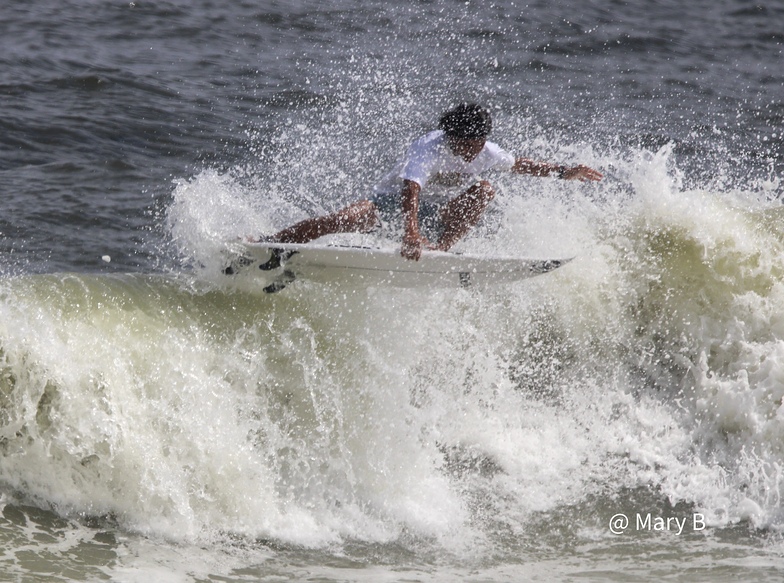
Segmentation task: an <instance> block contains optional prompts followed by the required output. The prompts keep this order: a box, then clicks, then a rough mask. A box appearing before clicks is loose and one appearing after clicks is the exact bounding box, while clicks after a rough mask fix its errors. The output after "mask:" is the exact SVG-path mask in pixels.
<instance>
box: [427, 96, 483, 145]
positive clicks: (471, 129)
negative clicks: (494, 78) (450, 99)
mask: <svg viewBox="0 0 784 583" xmlns="http://www.w3.org/2000/svg"><path fill="white" fill-rule="evenodd" d="M438 127H439V129H442V130H444V133H446V135H447V136H449V137H450V138H458V139H466V140H477V139H481V138H486V137H487V136H488V135H489V134H490V131H491V130H492V129H493V120H492V119H491V118H490V112H489V111H487V110H486V109H485V108H484V107H482V106H481V105H479V104H477V103H461V104H460V105H458V106H456V107H454V108H452V109H450V110H449V111H447V112H445V113H444V114H443V115H442V116H441V118H440V119H439V120H438Z"/></svg>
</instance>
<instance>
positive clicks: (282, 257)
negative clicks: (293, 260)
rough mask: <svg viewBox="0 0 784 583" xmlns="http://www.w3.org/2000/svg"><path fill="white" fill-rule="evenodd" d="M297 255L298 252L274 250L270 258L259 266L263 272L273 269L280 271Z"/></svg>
mask: <svg viewBox="0 0 784 583" xmlns="http://www.w3.org/2000/svg"><path fill="white" fill-rule="evenodd" d="M295 253H296V251H292V250H290V249H288V250H287V249H272V250H271V255H270V258H269V259H268V260H267V261H265V262H264V263H262V264H261V265H259V269H261V270H262V271H272V270H273V269H278V268H279V267H280V266H281V265H283V264H284V263H285V262H286V261H287V260H288V259H289V258H290V257H291V256H292V255H294V254H295Z"/></svg>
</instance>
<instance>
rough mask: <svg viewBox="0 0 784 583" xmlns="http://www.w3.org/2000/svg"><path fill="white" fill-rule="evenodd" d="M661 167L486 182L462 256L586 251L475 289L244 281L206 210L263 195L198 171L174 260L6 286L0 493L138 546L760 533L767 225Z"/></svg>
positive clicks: (775, 396)
mask: <svg viewBox="0 0 784 583" xmlns="http://www.w3.org/2000/svg"><path fill="white" fill-rule="evenodd" d="M584 155H586V156H589V155H590V152H584ZM670 156H671V155H670V152H669V151H668V150H667V149H666V148H665V149H663V150H661V151H660V152H659V153H657V154H645V153H638V154H636V155H635V156H632V157H629V158H627V159H625V160H623V163H624V168H625V170H624V172H625V178H624V181H619V182H618V184H619V185H621V186H619V187H618V188H619V189H620V190H622V191H623V192H621V191H620V190H619V192H616V193H611V194H613V196H606V194H607V193H606V192H605V195H604V196H601V197H597V196H596V193H595V190H592V189H591V187H588V186H586V187H582V186H575V187H571V185H570V186H569V187H570V188H573V190H572V192H570V193H569V195H568V196H566V195H562V194H561V193H560V191H561V189H563V188H564V185H563V183H560V182H557V181H535V182H533V183H532V182H526V183H524V186H520V184H519V182H514V179H510V180H511V181H510V182H508V183H504V185H505V188H507V189H508V191H509V192H508V196H506V197H505V198H504V199H503V200H501V201H500V202H499V204H501V206H502V207H503V209H504V212H503V216H502V217H500V218H499V220H498V221H497V224H496V225H495V226H494V229H495V231H494V235H493V237H492V239H493V242H492V243H490V242H488V240H487V237H478V236H477V237H474V238H471V239H468V240H467V241H465V242H464V243H463V244H462V245H463V248H465V249H470V250H472V251H482V250H484V251H486V252H487V251H489V246H490V245H493V247H494V248H495V249H496V251H498V250H502V251H505V252H511V251H512V250H513V249H516V248H520V247H523V248H529V249H539V250H541V252H542V253H544V250H551V252H553V253H554V254H557V255H561V254H563V253H568V252H571V253H572V254H577V259H575V261H573V262H572V263H571V264H569V265H568V266H566V267H564V268H563V269H561V270H559V271H558V272H555V273H552V274H548V275H545V276H541V277H538V278H535V279H532V280H528V281H526V282H524V283H521V284H515V285H506V286H498V287H497V288H490V289H485V290H424V291H423V290H395V289H383V288H370V289H355V288H346V287H344V286H341V285H340V284H338V283H336V284H309V283H308V282H304V281H298V282H295V284H293V285H291V286H289V287H288V288H287V289H286V290H284V291H283V292H281V293H279V294H275V295H265V294H262V293H258V292H257V291H255V290H254V289H253V286H246V289H243V288H240V287H237V286H234V285H232V284H231V282H227V281H226V279H227V278H225V277H224V276H222V275H219V270H217V269H213V267H212V266H213V265H218V264H219V262H220V261H221V257H222V256H221V253H220V244H219V243H220V242H221V241H225V238H224V233H221V232H220V229H219V228H218V227H216V224H218V223H219V221H217V220H216V219H215V213H214V212H211V211H209V208H210V205H213V211H214V210H215V209H217V208H218V207H217V206H215V205H218V204H219V206H220V208H224V209H225V208H228V209H232V208H241V207H243V206H247V207H248V208H250V209H252V207H253V204H252V202H249V201H252V197H253V196H254V194H255V191H254V190H253V188H248V187H246V186H243V185H242V184H241V183H240V182H238V181H236V180H234V179H232V178H230V177H227V176H225V175H219V174H216V173H213V172H204V173H201V174H200V175H198V176H196V177H194V179H192V180H191V181H188V182H183V183H182V184H180V185H179V186H178V187H177V189H176V190H175V202H174V204H173V205H172V208H171V214H170V224H171V229H172V232H173V238H174V239H175V240H176V241H177V243H178V244H179V245H180V247H181V250H182V252H183V254H184V255H188V256H190V257H191V259H192V260H193V262H194V264H195V265H197V266H200V267H196V268H195V269H194V271H193V272H191V274H190V275H184V274H182V273H180V274H179V275H160V276H153V275H117V276H109V275H77V274H63V275H56V274H53V275H29V276H20V277H16V278H9V279H6V280H3V282H2V295H1V296H0V297H1V299H2V301H1V302H0V309H1V310H2V313H1V314H0V322H2V328H0V343H1V345H2V374H0V382H1V383H2V384H1V385H0V387H1V389H2V390H1V391H0V397H1V398H2V401H0V405H1V409H0V410H1V411H2V425H0V427H1V428H2V429H1V430H2V433H0V451H1V452H2V456H3V464H2V465H1V466H0V481H2V483H3V484H4V485H5V487H6V488H7V489H8V491H10V492H17V493H18V494H19V495H20V497H21V498H22V499H24V500H27V501H28V502H29V501H34V502H35V503H37V504H40V505H44V506H46V507H50V508H54V509H56V511H57V512H58V513H59V514H62V515H65V516H103V517H105V519H110V520H112V521H116V523H118V524H119V525H121V526H122V528H123V529H127V530H130V531H134V532H139V533H143V534H145V535H149V536H158V537H160V536H162V537H164V538H167V539H171V540H176V541H181V542H196V541H206V540H211V541H214V540H221V539H223V538H225V537H227V536H228V537H230V539H232V540H233V538H232V537H241V538H243V539H248V540H256V541H278V544H291V545H296V546H304V547H306V548H314V549H318V548H324V547H330V545H347V544H359V545H382V548H385V549H387V551H386V552H392V551H390V550H389V549H391V548H395V549H398V548H403V549H408V551H406V552H412V553H414V555H415V556H419V557H420V560H426V557H427V556H429V555H430V554H431V553H434V552H435V553H436V554H437V555H438V556H442V557H450V556H451V557H463V558H464V559H465V558H466V557H475V558H477V559H478V557H486V556H493V557H496V560H500V561H501V562H502V563H503V561H509V560H512V559H513V557H514V556H519V555H520V553H523V554H524V555H530V554H531V553H532V552H535V551H532V550H531V549H532V545H535V544H540V542H541V541H540V539H541V537H542V536H544V534H543V533H548V532H551V529H552V525H553V524H557V525H560V527H562V528H564V529H566V530H568V531H570V532H572V534H573V535H574V536H578V535H580V536H585V533H586V532H594V533H605V534H606V522H607V520H609V518H610V516H611V515H612V514H614V513H616V512H631V511H632V510H635V509H636V510H638V511H646V512H654V514H655V513H656V512H659V513H662V512H667V511H670V512H675V510H673V509H679V510H677V512H680V513H681V514H684V513H686V512H687V510H688V512H689V513H699V514H700V516H702V517H704V521H705V524H706V525H707V526H708V527H710V528H718V529H722V528H730V527H732V526H733V525H735V524H738V523H739V522H740V521H747V522H748V523H749V524H751V525H753V526H754V527H755V528H761V529H772V530H773V531H777V530H779V529H780V528H781V525H782V515H781V511H780V497H781V494H782V484H781V478H780V468H781V464H782V450H781V443H782V423H781V421H782V415H784V408H782V396H784V389H783V388H782V387H784V384H783V383H782V382H781V378H782V374H784V368H783V367H784V360H782V355H783V354H784V343H782V341H781V340H780V337H782V333H781V332H782V329H781V327H782V325H783V324H782V319H781V316H780V315H781V313H782V306H783V305H782V302H784V295H783V292H784V290H782V283H781V274H782V272H783V271H784V265H782V257H784V253H782V251H783V250H782V244H783V243H784V242H783V241H782V235H781V232H782V229H781V226H782V221H784V214H783V213H782V211H781V209H780V208H779V207H778V206H771V205H770V204H769V203H766V202H765V201H763V200H756V201H754V200H752V198H753V197H751V196H750V195H749V194H748V193H742V192H735V193H726V192H723V193H717V192H711V191H705V190H697V189H687V188H684V187H683V186H682V185H681V184H679V182H678V180H677V178H674V177H673V176H675V175H676V174H677V173H674V172H673V171H672V168H671V158H670ZM596 161H597V162H601V160H596ZM615 162H616V164H618V163H620V162H621V161H620V160H618V159H616V160H615ZM504 180H506V179H504ZM517 180H519V179H517ZM522 188H525V191H526V192H525V194H526V196H517V194H520V192H516V189H517V191H521V189H522ZM216 201H217V202H216ZM229 212H230V211H229ZM245 214H248V213H245ZM250 214H251V215H252V213H250ZM225 216H226V215H225V214H224V215H222V218H223V219H225ZM248 220H249V221H251V222H252V221H253V217H252V216H250V218H249V219H248ZM229 223H230V224H233V223H231V221H229ZM220 224H224V223H220ZM564 233H568V236H567V237H565V236H564ZM362 237H366V236H362ZM353 240H356V239H353ZM191 243H192V244H191ZM534 254H536V253H534ZM248 287H249V288H250V289H247V288H248ZM650 509H653V510H650ZM684 509H687V510H684ZM581 533H582V534H581ZM548 536H553V535H552V534H550V535H548ZM600 538H601V537H600ZM536 541H539V542H536ZM558 544H565V543H564V541H563V540H561V542H560V543H557V544H556V546H558ZM596 544H603V543H596ZM363 548H365V547H363ZM395 552H402V551H395Z"/></svg>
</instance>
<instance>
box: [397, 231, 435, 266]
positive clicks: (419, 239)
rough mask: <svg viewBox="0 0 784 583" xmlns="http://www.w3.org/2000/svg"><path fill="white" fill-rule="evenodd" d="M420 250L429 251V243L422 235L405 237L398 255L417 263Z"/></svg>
mask: <svg viewBox="0 0 784 583" xmlns="http://www.w3.org/2000/svg"><path fill="white" fill-rule="evenodd" d="M422 248H425V249H430V248H431V245H430V241H428V240H427V239H426V238H425V237H423V236H422V235H405V236H404V237H403V245H402V247H401V248H400V254H401V255H402V256H403V257H405V258H406V259H413V260H414V261H419V258H420V257H421V256H422Z"/></svg>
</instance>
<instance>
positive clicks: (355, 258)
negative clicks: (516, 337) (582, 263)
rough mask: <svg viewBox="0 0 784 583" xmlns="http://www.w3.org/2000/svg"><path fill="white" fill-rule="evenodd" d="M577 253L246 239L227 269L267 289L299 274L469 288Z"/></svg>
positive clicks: (539, 270)
mask: <svg viewBox="0 0 784 583" xmlns="http://www.w3.org/2000/svg"><path fill="white" fill-rule="evenodd" d="M571 259H572V258H566V259H531V258H524V257H484V256H480V255H473V254H468V253H465V254H459V253H445V252H442V251H423V252H422V257H421V258H420V259H419V261H412V260H410V259H405V258H404V257H402V256H401V255H400V250H399V249H380V248H373V247H353V246H344V245H320V244H315V243H307V244H281V243H247V244H244V245H243V246H242V248H241V250H239V253H238V254H237V255H236V256H234V257H233V258H232V259H231V260H230V261H229V262H228V264H227V266H226V267H225V268H224V270H223V272H224V273H225V274H226V275H229V276H238V277H243V278H246V277H249V276H250V277H258V278H260V280H261V281H262V282H264V285H265V287H264V291H266V292H269V293H272V292H276V291H280V290H281V289H283V288H284V287H286V285H288V284H290V283H291V282H292V281H294V280H296V279H307V280H310V281H317V282H335V281H340V282H348V283H352V284H356V285H362V286H371V285H390V286H395V287H436V286H437V287H449V286H455V287H468V286H471V285H486V284H494V283H507V282H512V281H518V280H521V279H526V278H529V277H533V276H535V275H541V274H543V273H547V272H549V271H552V270H554V269H557V268H558V267H561V266H562V265H564V264H565V263H568V262H569V261H571Z"/></svg>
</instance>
